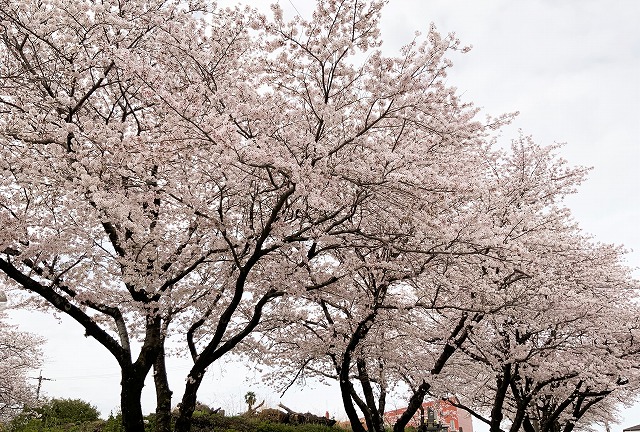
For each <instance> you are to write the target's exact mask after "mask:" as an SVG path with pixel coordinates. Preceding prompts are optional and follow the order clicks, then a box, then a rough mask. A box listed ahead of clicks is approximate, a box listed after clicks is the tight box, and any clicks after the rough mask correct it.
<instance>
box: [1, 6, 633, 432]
mask: <svg viewBox="0 0 640 432" xmlns="http://www.w3.org/2000/svg"><path fill="white" fill-rule="evenodd" d="M220 3H222V4H229V3H232V1H231V0H227V1H223V2H220ZM269 3H270V2H269V1H254V2H253V3H252V4H254V5H257V6H259V7H261V8H262V7H265V9H266V7H267V6H268V4H269ZM280 4H281V5H282V7H283V8H285V9H288V10H292V7H291V6H292V5H295V7H296V8H297V9H298V10H299V11H300V12H301V13H303V14H305V13H306V12H307V11H309V10H310V9H311V8H312V4H313V2H311V1H310V0H290V1H289V0H280ZM638 18H640V1H634V0H616V1H615V2H613V1H603V0H564V1H562V2H556V1H552V0H530V1H527V2H524V1H513V0H484V1H474V0H468V1H456V0H390V1H389V5H388V6H387V7H386V9H385V11H384V14H383V20H382V27H383V39H384V40H385V47H386V48H385V49H386V50H387V49H388V50H393V49H397V48H398V47H399V46H401V45H402V44H403V43H405V42H408V41H409V40H411V38H412V37H413V32H414V31H415V30H421V31H423V32H426V30H427V29H428V27H429V23H430V22H432V21H433V22H434V23H435V24H436V26H437V28H438V29H439V30H440V31H441V32H442V33H448V32H452V31H453V32H455V33H456V34H457V36H458V37H459V38H460V39H461V40H462V42H463V44H465V45H468V44H472V45H473V46H474V48H473V50H472V51H471V52H470V53H468V54H465V55H458V56H455V57H453V58H452V59H453V60H454V67H453V69H452V70H451V73H450V75H449V81H450V83H452V84H454V85H456V86H457V87H458V89H459V91H460V93H461V94H463V95H464V98H465V99H466V100H467V101H473V102H474V103H476V105H478V106H480V107H482V108H483V109H484V112H485V113H487V114H493V115H498V114H500V113H503V112H512V111H520V113H521V114H520V116H519V117H518V118H517V119H516V121H515V122H514V124H513V125H512V126H510V127H509V128H508V129H506V130H505V131H504V134H503V137H504V140H505V141H506V142H508V141H509V139H510V138H512V137H515V135H516V131H517V129H518V128H521V129H522V130H523V131H524V132H525V133H527V134H531V135H533V137H534V139H535V140H536V141H538V142H540V143H543V144H550V143H553V142H566V143H567V144H566V146H565V147H564V148H563V152H562V154H563V156H564V157H565V158H566V159H568V160H569V162H571V163H572V164H578V165H585V166H592V167H594V169H593V171H592V172H591V174H590V176H589V181H587V182H586V183H585V184H584V185H583V186H582V187H581V189H580V193H579V194H577V195H575V196H572V197H571V199H570V202H569V203H570V206H571V208H572V209H573V211H574V215H575V217H576V219H577V220H578V221H580V223H581V225H582V227H583V229H584V230H585V231H587V232H590V233H592V234H593V235H594V236H595V238H596V239H597V240H599V241H602V242H607V243H616V244H624V245H625V246H626V247H627V248H630V249H634V250H635V252H632V253H630V254H629V256H628V262H629V265H630V266H632V267H635V268H638V267H640V228H639V227H638V226H639V225H638V223H639V221H640V199H639V198H640V194H639V193H638V190H639V189H640V141H639V140H640V26H639V25H638V24H637V20H638ZM636 274H637V275H638V276H640V272H638V271H636ZM11 314H12V316H13V319H14V322H17V323H19V324H20V327H21V328H22V329H24V330H28V331H34V332H37V333H40V334H42V335H43V336H45V337H46V338H47V339H48V341H49V342H48V344H47V346H46V349H45V350H46V360H45V365H44V367H43V369H42V374H43V376H44V377H47V378H51V379H54V380H55V381H45V382H43V386H42V389H43V392H44V393H45V394H46V395H47V396H51V397H74V398H82V399H85V400H88V401H90V402H91V403H93V404H95V405H96V406H97V407H98V408H99V409H100V410H101V411H102V413H103V414H106V415H108V414H109V412H110V411H116V410H117V406H118V401H119V380H120V378H119V373H118V368H117V364H116V362H115V360H113V359H112V358H111V357H110V355H109V354H108V353H107V352H106V350H104V348H102V347H101V346H100V345H99V344H98V343H97V342H95V341H94V340H92V339H89V338H85V337H83V336H82V335H83V332H82V329H81V328H80V326H78V325H76V324H75V323H73V322H70V321H67V320H63V322H62V323H58V322H56V321H54V320H53V319H51V318H48V317H46V316H44V315H41V314H40V315H36V314H29V313H26V312H23V311H11ZM188 367H189V363H188V362H187V361H184V360H181V361H180V360H172V361H171V362H170V363H169V373H170V379H171V382H172V389H173V390H174V394H175V395H180V394H181V392H182V385H183V377H184V376H185V375H186V372H187V370H188ZM239 368H240V366H234V365H228V366H226V367H225V368H224V369H223V368H222V367H221V366H214V367H212V369H213V370H210V371H209V374H208V375H207V377H206V378H205V381H204V384H203V388H202V390H201V393H200V400H201V401H203V402H205V403H207V404H209V405H211V406H212V407H218V406H223V407H224V408H226V409H227V410H229V411H241V410H242V409H243V408H244V406H245V405H244V402H243V395H244V394H245V393H246V392H247V391H249V390H254V391H256V393H258V398H259V400H262V399H263V398H266V399H267V403H271V404H272V405H276V404H277V403H278V402H279V401H280V399H279V398H278V397H277V396H276V395H275V392H273V393H272V394H271V396H269V391H268V390H266V389H264V388H260V387H258V385H257V384H256V383H257V381H258V380H259V377H258V376H257V375H256V374H255V373H253V372H250V371H246V370H245V371H242V370H241V369H239ZM147 389H148V391H147V393H146V394H145V396H144V409H145V411H151V410H153V408H154V406H155V404H154V394H153V391H152V385H151V383H150V382H149V384H148V385H147ZM282 402H283V403H284V404H285V405H287V406H290V407H291V408H292V409H295V410H299V411H307V410H310V411H312V412H315V413H317V414H323V413H324V412H325V411H327V410H328V411H330V412H331V413H332V414H336V416H337V417H340V416H341V414H340V413H341V412H342V409H341V403H340V397H339V393H338V391H337V389H335V388H326V387H323V386H316V387H315V390H314V389H311V388H305V389H302V388H297V389H293V390H291V391H290V392H289V393H287V395H286V396H285V398H283V399H282ZM175 403H177V400H174V404H175ZM621 419H622V422H621V423H620V424H619V425H614V426H612V431H613V432H618V431H621V430H622V429H623V428H625V427H629V426H632V425H636V424H640V404H636V405H635V407H632V408H629V409H627V410H625V411H623V412H622V416H621ZM475 426H476V428H477V429H480V428H479V427H478V426H479V425H478V423H477V422H476V423H475Z"/></svg>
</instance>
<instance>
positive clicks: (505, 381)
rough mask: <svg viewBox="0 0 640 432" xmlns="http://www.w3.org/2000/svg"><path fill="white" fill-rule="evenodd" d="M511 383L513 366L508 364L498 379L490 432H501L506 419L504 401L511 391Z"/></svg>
mask: <svg viewBox="0 0 640 432" xmlns="http://www.w3.org/2000/svg"><path fill="white" fill-rule="evenodd" d="M510 382H511V364H510V363H509V364H506V365H504V366H503V367H502V374H501V375H500V376H498V377H496V395H495V397H494V399H493V407H492V408H491V423H490V424H489V431H490V432H501V431H502V429H500V423H502V419H503V418H504V414H503V413H502V410H503V406H504V400H505V398H506V396H507V391H508V390H509V384H510Z"/></svg>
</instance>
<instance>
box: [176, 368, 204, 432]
mask: <svg viewBox="0 0 640 432" xmlns="http://www.w3.org/2000/svg"><path fill="white" fill-rule="evenodd" d="M203 377H204V370H203V369H202V368H200V367H199V364H198V362H196V364H195V365H194V366H193V367H192V368H191V371H190V372H189V375H188V376H187V384H186V386H185V389H184V394H183V395H182V401H181V402H180V405H179V406H178V419H177V420H176V428H175V432H189V431H190V430H191V417H192V416H193V411H195V409H196V402H197V398H198V388H200V384H201V383H202V378H203Z"/></svg>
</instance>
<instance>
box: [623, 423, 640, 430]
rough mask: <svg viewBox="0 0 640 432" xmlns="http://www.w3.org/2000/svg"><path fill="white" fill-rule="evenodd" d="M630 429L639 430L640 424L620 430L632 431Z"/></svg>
mask: <svg viewBox="0 0 640 432" xmlns="http://www.w3.org/2000/svg"><path fill="white" fill-rule="evenodd" d="M632 431H640V424H639V425H635V426H631V427H628V428H626V429H624V430H623V431H622V432H632Z"/></svg>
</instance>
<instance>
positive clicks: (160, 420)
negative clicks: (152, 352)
mask: <svg viewBox="0 0 640 432" xmlns="http://www.w3.org/2000/svg"><path fill="white" fill-rule="evenodd" d="M153 381H154V384H155V387H156V428H155V432H171V395H172V391H171V389H170V388H169V381H168V379H167V369H166V365H165V353H164V347H163V349H162V350H161V351H160V354H158V357H157V358H156V361H155V362H154V363H153Z"/></svg>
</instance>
